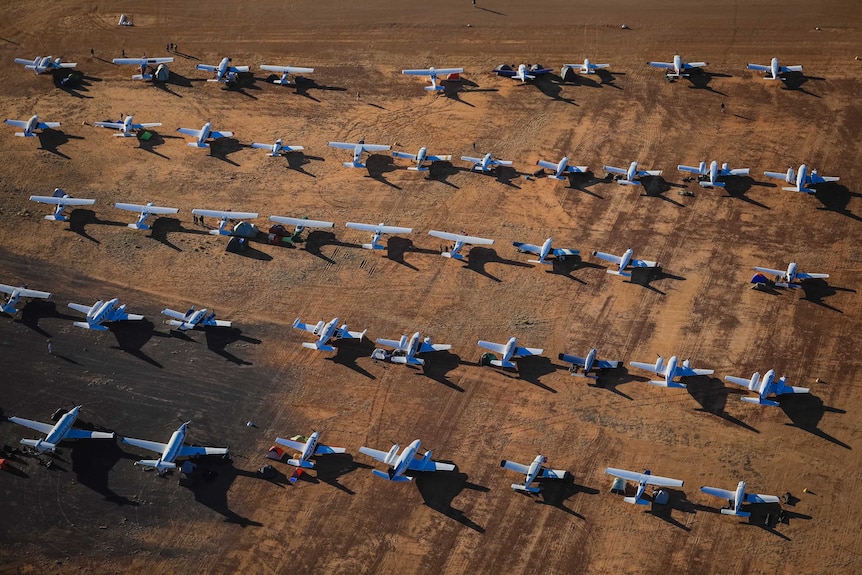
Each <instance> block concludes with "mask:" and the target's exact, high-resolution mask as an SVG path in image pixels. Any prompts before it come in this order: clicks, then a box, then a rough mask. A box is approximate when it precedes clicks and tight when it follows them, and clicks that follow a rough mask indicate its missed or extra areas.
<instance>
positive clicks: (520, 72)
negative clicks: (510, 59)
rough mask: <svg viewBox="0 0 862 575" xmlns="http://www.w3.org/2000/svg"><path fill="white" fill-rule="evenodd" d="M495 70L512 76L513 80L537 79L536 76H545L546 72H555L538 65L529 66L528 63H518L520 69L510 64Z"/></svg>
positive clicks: (500, 73) (500, 74) (501, 74)
mask: <svg viewBox="0 0 862 575" xmlns="http://www.w3.org/2000/svg"><path fill="white" fill-rule="evenodd" d="M494 72H495V73H496V74H497V75H498V76H504V77H506V78H512V79H513V80H520V81H521V82H526V81H527V80H535V79H536V76H543V75H545V74H549V73H551V72H553V70H551V69H550V68H540V67H539V66H538V65H535V64H534V65H533V66H529V67H528V66H527V65H526V64H518V69H517V70H515V69H513V68H510V67H508V66H506V67H504V68H497V69H496V70H494Z"/></svg>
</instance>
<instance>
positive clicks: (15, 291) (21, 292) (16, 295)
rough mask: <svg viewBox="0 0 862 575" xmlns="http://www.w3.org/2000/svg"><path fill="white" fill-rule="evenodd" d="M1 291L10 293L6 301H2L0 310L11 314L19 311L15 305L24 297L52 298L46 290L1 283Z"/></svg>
mask: <svg viewBox="0 0 862 575" xmlns="http://www.w3.org/2000/svg"><path fill="white" fill-rule="evenodd" d="M0 293H5V294H8V295H9V297H8V298H7V299H6V301H2V302H0V311H2V312H4V313H8V314H9V315H15V314H16V313H17V312H18V310H17V309H16V308H15V306H16V305H17V304H18V301H19V300H20V299H21V298H22V297H29V298H38V299H51V294H50V293H48V292H46V291H36V290H34V289H28V288H26V287H16V286H9V285H6V284H0Z"/></svg>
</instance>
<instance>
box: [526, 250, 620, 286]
mask: <svg viewBox="0 0 862 575" xmlns="http://www.w3.org/2000/svg"><path fill="white" fill-rule="evenodd" d="M551 261H552V262H553V265H552V266H551V269H547V270H545V273H546V274H553V275H557V276H562V277H565V278H569V279H570V280H572V281H576V282H578V283H579V284H584V285H586V283H587V282H585V281H584V280H582V279H580V278H576V277H575V276H574V275H572V274H573V273H574V272H576V271H578V270H582V269H587V268H593V269H604V266H600V265H599V264H594V263H592V262H586V261H584V259H583V258H582V257H581V256H580V255H577V256H567V257H566V259H560V258H555V259H553V260H551ZM536 265H542V264H536Z"/></svg>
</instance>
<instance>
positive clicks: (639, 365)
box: [629, 361, 663, 373]
mask: <svg viewBox="0 0 862 575" xmlns="http://www.w3.org/2000/svg"><path fill="white" fill-rule="evenodd" d="M629 365H631V366H632V367H637V368H640V369H645V370H646V371H651V372H653V373H662V371H663V370H662V371H659V370H658V369H656V368H655V364H654V363H644V362H642V361H630V362H629Z"/></svg>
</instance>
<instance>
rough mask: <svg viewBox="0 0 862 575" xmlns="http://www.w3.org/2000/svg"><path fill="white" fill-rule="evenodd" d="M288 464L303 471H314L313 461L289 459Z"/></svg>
mask: <svg viewBox="0 0 862 575" xmlns="http://www.w3.org/2000/svg"><path fill="white" fill-rule="evenodd" d="M287 462H288V463H289V464H290V465H293V466H294V467H302V468H303V469H314V463H313V462H311V461H302V460H301V459H288V460H287Z"/></svg>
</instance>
